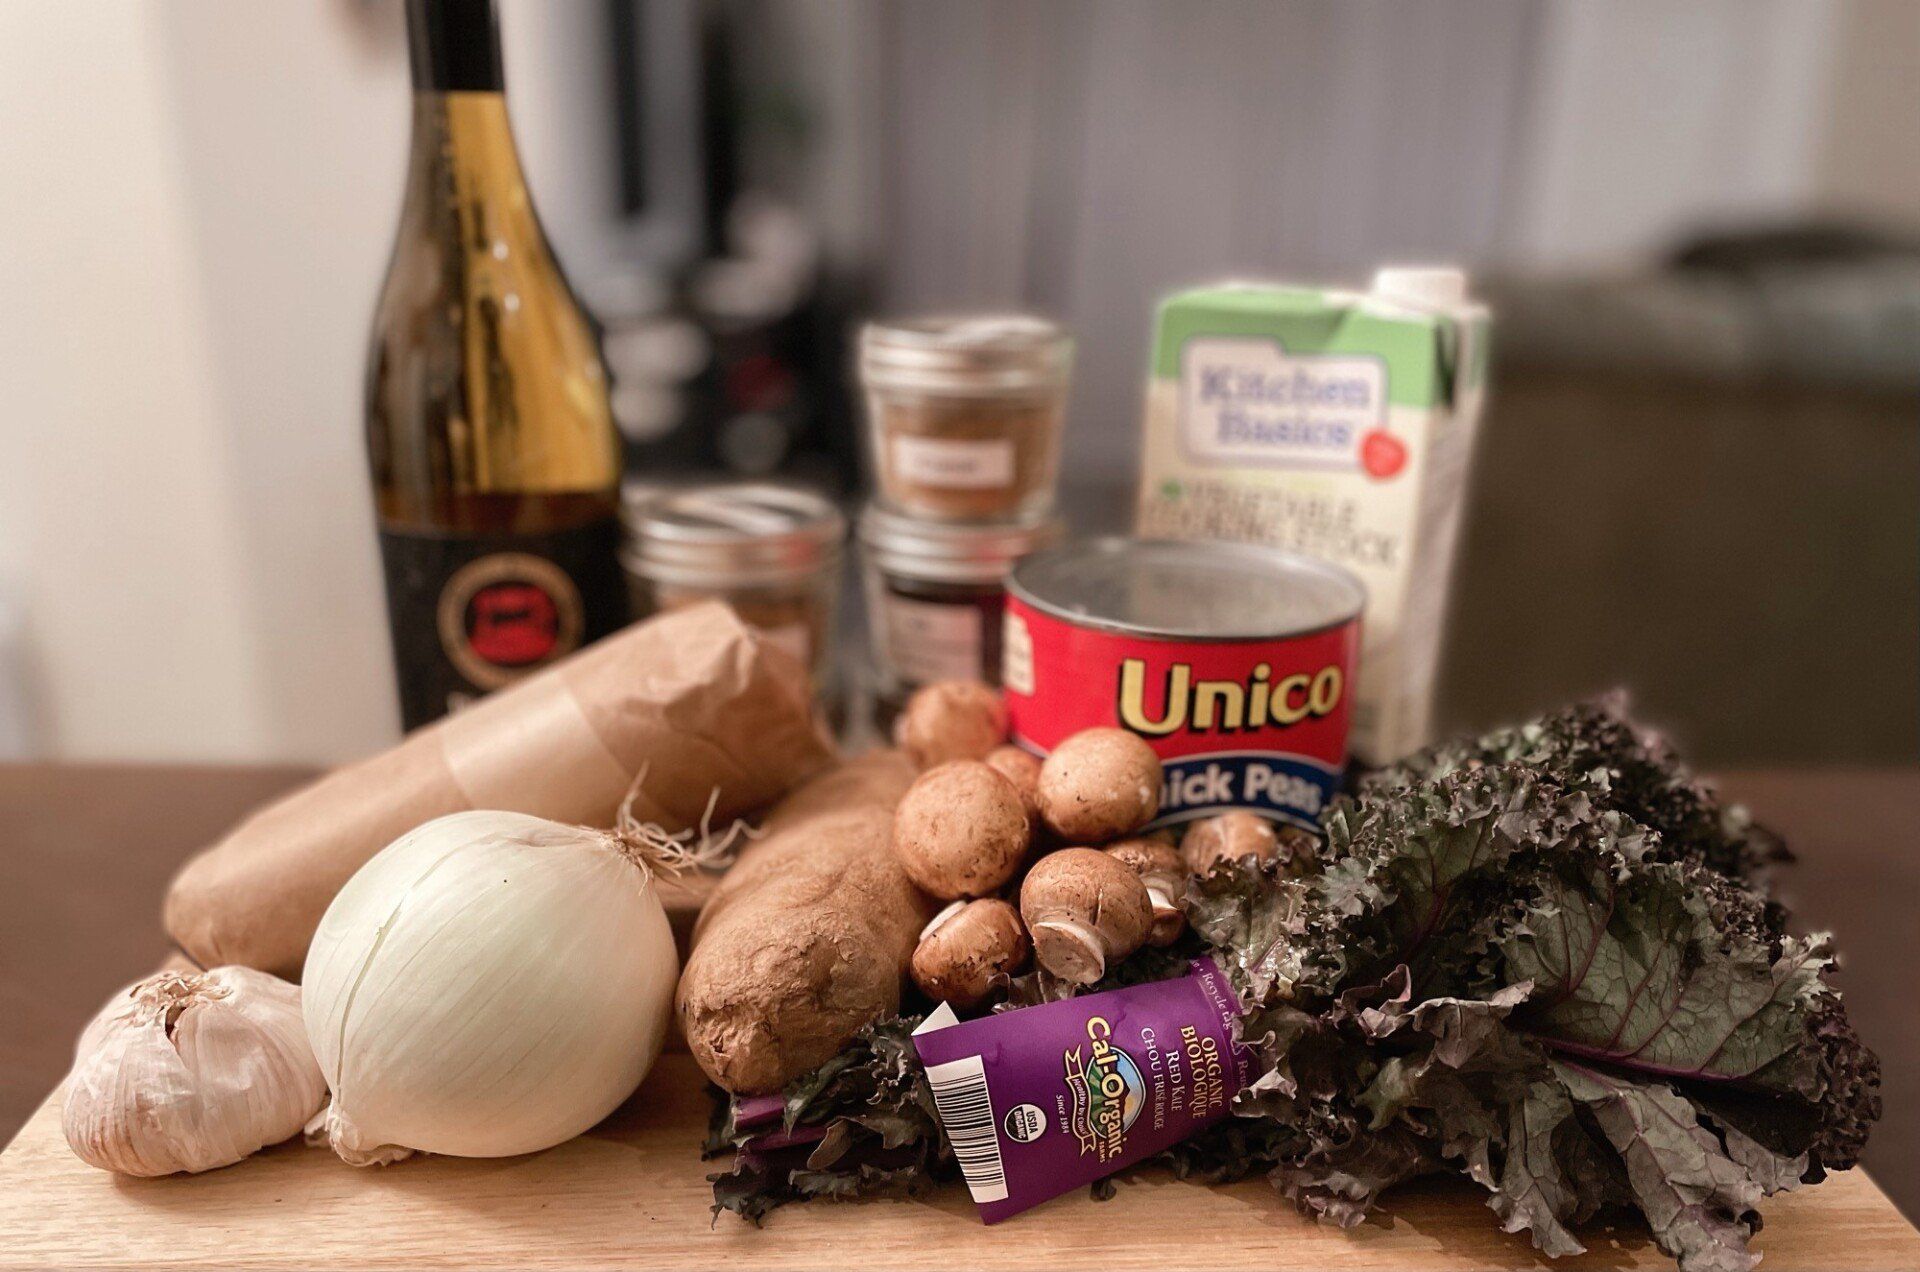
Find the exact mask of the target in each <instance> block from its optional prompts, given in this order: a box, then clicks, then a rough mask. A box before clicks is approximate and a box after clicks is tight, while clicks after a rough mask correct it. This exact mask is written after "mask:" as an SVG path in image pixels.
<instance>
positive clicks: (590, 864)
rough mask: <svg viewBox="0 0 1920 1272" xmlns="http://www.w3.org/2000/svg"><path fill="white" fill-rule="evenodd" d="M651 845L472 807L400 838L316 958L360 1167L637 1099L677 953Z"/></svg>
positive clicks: (475, 1142) (502, 1143)
mask: <svg viewBox="0 0 1920 1272" xmlns="http://www.w3.org/2000/svg"><path fill="white" fill-rule="evenodd" d="M644 861H645V855H644V846H639V847H636V846H631V843H630V841H627V842H623V840H622V839H621V837H619V836H616V835H613V834H610V833H607V832H604V831H594V830H589V829H586V828H583V827H579V826H565V825H561V824H559V823H557V822H550V821H545V820H542V819H540V818H537V817H528V816H525V815H523V814H519V813H503V812H467V813H455V814H453V815H451V816H448V817H441V818H438V819H437V820H434V821H431V822H428V823H426V824H425V825H423V826H421V827H419V828H418V829H416V830H413V831H411V832H409V833H408V834H405V835H402V836H401V837H400V838H399V839H397V840H395V841H394V842H393V843H392V844H390V845H388V846H387V847H386V848H385V849H383V850H382V851H381V852H380V853H379V854H378V855H376V856H375V857H374V858H373V859H372V860H371V861H369V862H367V864H366V865H365V866H363V867H361V869H360V871H359V872H358V873H357V874H355V875H354V876H353V878H352V879H350V880H349V881H348V882H347V885H346V887H344V888H342V889H341V891H340V894H339V895H338V896H337V897H335V898H334V901H333V904H332V905H331V906H329V907H328V909H327V913H326V916H325V917H324V918H323V919H322V920H321V921H320V929H319V931H318V932H317V933H316V934H315V936H314V940H313V945H312V948H311V949H309V950H308V952H307V963H306V972H305V975H304V977H303V984H302V993H303V998H304V1002H305V1015H306V1024H307V1033H308V1037H309V1038H310V1040H311V1041H312V1043H313V1051H314V1055H315V1056H316V1057H317V1058H318V1060H319V1062H320V1070H321V1072H322V1073H323V1074H324V1075H325V1076H326V1079H327V1085H328V1086H329V1087H331V1088H332V1090H333V1103H332V1105H331V1106H330V1107H329V1108H328V1110H327V1112H326V1115H325V1135H326V1138H327V1141H328V1142H329V1143H330V1144H331V1145H332V1147H333V1149H334V1151H335V1152H337V1153H339V1154H340V1156H341V1157H343V1158H345V1159H346V1160H348V1161H350V1162H354V1163H355V1164H361V1165H364V1164H370V1163H375V1162H388V1161H395V1160H398V1159H399V1158H401V1157H404V1156H406V1155H407V1152H408V1150H415V1151H420V1152H429V1153H446V1154H450V1155H453V1156H459V1157H506V1156H511V1155H513V1154H516V1153H529V1152H534V1151H536V1150H539V1149H543V1148H548V1147H551V1146H552V1145H554V1144H558V1143H560V1142H561V1141H563V1140H567V1139H570V1138H572V1137H573V1136H575V1135H578V1134H580V1133H581V1132H582V1131H584V1130H586V1129H587V1128H589V1127H591V1126H592V1125H593V1124H594V1123H596V1122H598V1121H600V1120H601V1119H602V1118H604V1117H605V1116H606V1115H607V1114H608V1113H610V1112H612V1111H613V1110H614V1109H615V1108H616V1107H618V1106H619V1104H620V1103H621V1101H623V1100H625V1099H626V1098H627V1096H629V1095H630V1094H632V1093H633V1091H634V1089H635V1088H636V1087H637V1086H639V1084H640V1080H641V1079H642V1078H644V1077H645V1076H646V1073H647V1070H648V1069H649V1068H650V1067H651V1066H652V1064H653V1062H654V1059H655V1058H656V1057H657V1056H658V1055H659V1054H660V1046H661V1043H662V1041H663V1040H664V1039H665V1037H666V1031H667V1024H668V1018H669V1015H670V1013H671V1011H672V1000H673V986H674V982H675V980H676V979H677V978H678V976H679V958H678V956H677V955H676V953H675V951H674V945H673V934H672V932H671V931H670V929H669V928H668V925H667V916H666V912H665V910H664V909H662V907H661V905H660V900H659V898H658V896H657V895H656V894H655V890H654V887H653V880H652V874H651V871H650V870H649V869H648V867H647V866H646V865H645V864H643V863H644Z"/></svg>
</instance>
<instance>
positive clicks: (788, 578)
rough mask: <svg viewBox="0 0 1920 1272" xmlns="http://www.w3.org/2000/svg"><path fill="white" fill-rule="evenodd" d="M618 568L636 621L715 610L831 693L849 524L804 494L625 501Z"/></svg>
mask: <svg viewBox="0 0 1920 1272" xmlns="http://www.w3.org/2000/svg"><path fill="white" fill-rule="evenodd" d="M625 502H626V546H625V548H624V549H623V551H622V553H621V564H622V565H623V566H624V567H625V569H626V575H627V587H628V591H629V594H630V595H631V597H632V599H633V611H634V615H635V617H637V618H645V617H647V616H649V615H652V614H657V613H660V612H661V611H663V610H670V609H674V608H676V607H678V606H682V605H691V604H693V603H694V602H696V601H704V600H710V599H711V600H721V601H725V602H726V603H727V604H729V605H731V606H732V607H733V610H734V612H735V613H737V614H738V615H739V616H740V617H741V619H742V620H743V621H745V622H746V623H747V624H748V625H749V626H751V627H754V628H756V629H758V630H759V631H760V632H761V633H763V634H764V635H765V636H766V637H767V638H768V639H769V640H771V641H772V642H773V643H775V644H777V645H779V646H780V647H782V648H783V649H785V650H787V651H788V652H789V653H791V654H793V655H794V656H795V657H796V658H798V659H800V661H801V662H803V663H805V664H806V665H807V667H808V669H809V670H810V671H811V672H812V674H813V685H814V694H815V697H816V698H818V699H820V700H821V701H827V700H828V699H829V698H830V697H831V695H832V691H833V688H834V679H835V676H834V660H833V653H834V643H833V629H834V617H835V611H836V609H837V608H838V601H839V593H840V559H841V544H842V543H843V542H844V541H845V539H846V534H847V520H846V518H845V517H844V516H842V515H841V513H840V510H839V509H838V508H836V507H834V506H833V504H832V503H831V502H829V501H828V500H827V499H825V498H823V497H822V496H820V495H817V494H814V493H813V492H811V491H807V490H800V489H796V488H794V487H792V486H781V485H775V484H773V483H770V482H738V483H724V484H719V485H712V486H691V487H686V488H682V489H672V490H662V489H660V488H658V487H654V488H634V489H630V490H629V491H628V492H627V493H626V501H625Z"/></svg>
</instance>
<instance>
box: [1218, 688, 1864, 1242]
mask: <svg viewBox="0 0 1920 1272" xmlns="http://www.w3.org/2000/svg"><path fill="white" fill-rule="evenodd" d="M1398 781H1399V783H1400V784H1397V785H1396V784H1395V783H1394V781H1393V780H1391V779H1389V778H1387V777H1376V778H1375V779H1373V780H1370V781H1369V782H1367V783H1365V784H1363V786H1362V789H1361V791H1360V794H1359V795H1358V797H1357V798H1355V799H1353V800H1351V801H1346V802H1343V803H1341V804H1339V805H1337V806H1336V807H1335V808H1334V809H1333V810H1331V811H1330V813H1329V816H1328V818H1327V823H1326V824H1327V831H1328V845H1327V853H1326V865H1325V871H1324V873H1323V874H1322V875H1321V876H1320V877H1319V878H1318V879H1315V880H1311V881H1309V882H1308V883H1307V884H1306V885H1304V887H1303V888H1302V889H1301V890H1299V891H1297V892H1296V891H1292V890H1281V891H1278V892H1276V891H1275V890H1274V889H1273V888H1272V887H1271V885H1270V882H1269V881H1266V880H1263V879H1262V878H1261V877H1259V876H1258V875H1257V874H1255V873H1251V872H1247V871H1244V870H1243V871H1241V872H1240V873H1239V874H1238V875H1236V876H1233V877H1231V878H1226V879H1219V878H1216V879H1212V880H1209V881H1208V883H1207V886H1206V887H1204V888H1196V889H1195V895H1194V896H1192V897H1191V898H1190V904H1191V905H1192V906H1193V908H1194V911H1195V914H1196V918H1195V924H1196V926H1197V927H1199V928H1200V929H1201V930H1202V932H1203V933H1204V934H1206V935H1208V936H1209V937H1210V938H1212V939H1215V940H1216V941H1219V942H1224V943H1225V944H1226V945H1227V946H1228V947H1229V948H1227V949H1224V950H1219V951H1216V956H1217V957H1219V958H1221V960H1222V961H1223V962H1224V963H1225V964H1227V965H1228V966H1229V968H1230V969H1231V971H1232V972H1233V974H1234V978H1235V983H1236V985H1237V986H1238V987H1240V988H1241V989H1242V990H1243V992H1246V993H1249V994H1251V995H1254V997H1255V1008H1256V1009H1255V1012H1254V1013H1253V1015H1252V1016H1250V1017H1249V1021H1248V1023H1246V1024H1245V1025H1243V1030H1242V1033H1243V1037H1244V1038H1245V1039H1246V1040H1247V1041H1249V1042H1250V1043H1251V1044H1253V1045H1254V1046H1255V1050H1256V1053H1257V1054H1258V1055H1259V1057H1260V1061H1261V1063H1262V1064H1263V1065H1265V1066H1266V1072H1265V1073H1264V1074H1263V1075H1262V1077H1261V1078H1260V1079H1259V1080H1258V1081H1256V1082H1255V1083H1254V1086H1253V1089H1252V1090H1250V1091H1249V1092H1247V1093H1244V1094H1243V1095H1242V1097H1241V1098H1240V1100H1238V1101H1237V1102H1236V1106H1235V1111H1236V1112H1237V1113H1239V1114H1241V1115H1242V1116H1244V1117H1253V1118H1265V1119H1269V1120H1275V1121H1277V1122H1279V1123H1280V1125H1281V1126H1282V1127H1283V1128H1284V1129H1286V1130H1287V1131H1289V1134H1288V1135H1287V1136H1284V1137H1278V1138H1275V1139H1273V1140H1271V1141H1270V1142H1271V1143H1273V1144H1274V1145H1275V1146H1276V1147H1277V1148H1278V1151H1279V1152H1280V1154H1281V1156H1280V1158H1279V1159H1278V1160H1277V1164H1276V1166H1275V1169H1274V1170H1273V1171H1272V1178H1273V1180H1274V1182H1275V1184H1276V1185H1277V1186H1279V1187H1280V1188H1281V1189H1282V1191H1284V1192H1287V1193H1288V1194H1289V1195H1292V1196H1294V1197H1295V1198H1296V1200H1298V1201H1300V1202H1301V1204H1303V1205H1304V1206H1306V1207H1307V1208H1308V1209H1311V1210H1314V1211H1316V1212H1317V1213H1320V1214H1322V1215H1323V1216H1325V1217H1328V1218H1332V1219H1334V1220H1337V1221H1339V1222H1349V1221H1351V1220H1353V1219H1354V1218H1356V1217H1357V1215H1358V1214H1359V1213H1362V1212H1364V1211H1365V1209H1366V1208H1367V1207H1368V1206H1370V1205H1371V1204H1372V1203H1373V1200H1374V1198H1375V1197H1377V1195H1378V1191H1379V1189H1378V1187H1376V1186H1375V1185H1377V1184H1378V1183H1380V1182H1381V1181H1389V1182H1390V1181H1391V1179H1392V1178H1394V1177H1395V1175H1396V1174H1397V1173H1398V1172H1399V1171H1400V1170H1402V1169H1412V1168H1413V1167H1412V1163H1413V1162H1414V1161H1416V1160H1417V1159H1418V1155H1416V1154H1413V1153H1412V1152H1410V1151H1409V1150H1408V1148H1407V1146H1406V1144H1405V1143H1404V1142H1403V1141H1404V1140H1405V1137H1411V1142H1412V1144H1414V1145H1418V1146H1419V1148H1420V1149H1421V1150H1422V1151H1423V1152H1424V1154H1425V1155H1426V1158H1427V1160H1428V1161H1429V1162H1430V1163H1431V1164H1435V1165H1439V1164H1444V1165H1446V1166H1448V1167H1450V1168H1452V1169H1456V1170H1459V1171H1461V1172H1462V1173H1464V1174H1466V1175H1467V1176H1468V1177H1470V1178H1472V1179H1474V1180H1476V1181H1477V1182H1479V1183H1480V1184H1481V1185H1482V1186H1483V1187H1485V1188H1487V1189H1488V1192H1489V1194H1490V1199H1489V1204H1490V1205H1491V1206H1492V1208H1493V1209H1494V1210H1495V1212H1496V1213H1497V1214H1499V1215H1500V1217H1501V1219H1502V1221H1503V1223H1504V1225H1505V1226H1506V1227H1507V1228H1508V1229H1509V1230H1512V1231H1521V1230H1525V1231H1528V1232H1530V1233H1531V1234H1532V1236H1533V1239H1534V1241H1535V1243H1536V1244H1537V1245H1538V1246H1539V1247H1540V1248H1541V1249H1542V1250H1544V1251H1546V1252H1547V1253H1549V1254H1555V1253H1564V1252H1571V1251H1573V1250H1575V1249H1577V1248H1578V1244H1579V1243H1578V1241H1577V1238H1576V1237H1575V1236H1574V1235H1573V1234H1574V1230H1575V1229H1576V1228H1577V1227H1578V1225H1579V1224H1580V1223H1582V1222H1583V1221H1584V1220H1586V1219H1587V1218H1590V1217H1591V1216H1592V1215H1594V1214H1596V1213H1599V1212H1600V1211H1602V1210H1606V1209H1611V1208H1615V1207H1618V1206H1621V1205H1631V1206H1634V1207H1636V1208H1638V1209H1640V1210H1641V1211H1642V1212H1643V1213H1644V1214H1646V1216H1647V1218H1648V1221H1649V1224H1650V1226H1651V1227H1652V1229H1653V1231H1654V1235H1655V1237H1656V1239H1657V1240H1658V1241H1659V1242H1660V1244H1661V1245H1662V1247H1663V1248H1665V1249H1667V1250H1668V1251H1669V1252H1671V1253H1672V1254H1674V1256H1675V1257H1676V1258H1677V1259H1679V1261H1680V1263H1681V1266H1682V1267H1683V1268H1684V1269H1687V1270H1688V1272H1698V1270H1702V1269H1707V1270H1714V1269H1722V1268H1739V1267H1745V1266H1747V1265H1748V1264H1747V1261H1748V1260H1749V1259H1750V1256H1749V1255H1748V1253H1747V1250H1746V1241H1747V1237H1748V1236H1749V1235H1750V1234H1751V1232H1752V1231H1753V1228H1754V1225H1755V1223H1756V1217H1755V1215H1754V1213H1753V1212H1754V1206H1755V1204H1756V1202H1757V1200H1758V1199H1759V1198H1760V1197H1762V1196H1765V1195H1766V1194H1768V1193H1771V1192H1776V1191H1779V1190H1781V1189H1783V1188H1787V1187H1792V1186H1794V1185H1796V1184H1797V1183H1799V1182H1800V1181H1802V1180H1813V1179H1817V1178H1819V1177H1820V1174H1821V1172H1822V1171H1823V1170H1825V1169H1831V1168H1835V1167H1840V1166H1845V1165H1850V1164H1851V1163H1852V1162H1853V1161H1854V1160H1855V1159H1856V1158H1857V1156H1858V1153H1859V1149H1860V1145H1861V1143H1862V1142H1863V1141H1864V1138H1865V1134H1866V1129H1867V1127H1868V1126H1869V1125H1870V1124H1871V1123H1872V1121H1873V1120H1874V1119H1875V1118H1876V1117H1877V1116H1878V1114H1879V1097H1878V1090H1877V1088H1878V1064H1877V1061H1875V1060H1874V1058H1873V1056H1872V1054H1871V1053H1870V1052H1868V1051H1866V1049H1865V1048H1864V1047H1862V1046H1860V1044H1859V1041H1858V1039H1857V1038H1856V1037H1855V1036H1854V1034H1853V1032H1852V1030H1851V1028H1850V1027H1849V1026H1848V1025H1847V1022H1846V1018H1845V1014H1844V1012H1843V1010H1842V1009H1841V1007H1840V1003H1839V998H1838V995H1837V994H1836V993H1834V991H1833V990H1832V989H1831V988H1830V987H1829V986H1828V984H1827V983H1826V979H1825V978H1826V973H1827V971H1828V968H1829V960H1828V958H1827V955H1826V949H1825V944H1824V942H1823V941H1822V940H1820V939H1817V938H1816V939H1812V940H1806V939H1801V938H1797V937H1791V936H1788V935H1786V933H1785V931H1784V927H1783V924H1782V915H1781V913H1780V912H1779V910H1778V909H1777V908H1776V907H1774V906H1772V905H1771V904H1770V903H1769V902H1768V901H1767V899H1766V898H1765V896H1764V894H1763V893H1762V892H1761V891H1760V890H1759V889H1758V887H1757V885H1756V884H1755V883H1754V882H1753V876H1752V874H1751V871H1750V867H1751V865H1752V864H1753V863H1754V861H1755V860H1757V857H1758V855H1759V853H1758V851H1757V850H1756V849H1755V847H1754V845H1755V844H1756V843H1757V842H1758V840H1757V838H1756V837H1755V836H1753V835H1752V834H1750V833H1747V832H1746V831H1744V830H1743V829H1742V825H1743V823H1742V822H1741V820H1740V819H1739V818H1737V817H1731V816H1729V815H1727V814H1725V813H1723V812H1722V811H1721V810H1719V809H1718V808H1717V806H1715V805H1713V804H1712V803H1711V800H1710V798H1709V797H1708V796H1707V795H1706V794H1705V793H1704V791H1703V789H1702V788H1700V787H1699V786H1698V784H1697V783H1694V782H1693V781H1692V780H1691V779H1690V778H1688V777H1686V775H1685V774H1684V773H1683V772H1682V771H1680V770H1678V769H1677V767H1674V766H1672V765H1671V763H1670V760H1669V759H1668V758H1667V757H1666V756H1665V753H1664V752H1662V751H1661V750H1659V749H1658V748H1657V747H1655V746H1654V745H1653V744H1651V743H1648V742H1647V741H1646V740H1645V739H1644V738H1643V737H1642V736H1641V735H1640V734H1638V733H1637V732H1635V731H1634V730H1633V729H1632V728H1631V727H1630V726H1627V725H1625V723H1624V722H1622V721H1619V720H1618V719H1617V718H1616V717H1613V716H1611V715H1609V714H1607V713H1605V712H1603V711H1600V710H1598V709H1593V708H1580V709H1575V710H1572V711H1569V712H1563V713H1560V714H1559V715H1558V716H1555V717H1549V718H1548V719H1547V720H1545V721H1541V722H1537V723H1536V724H1534V725H1530V726H1525V727H1523V728H1521V729H1518V730H1509V731H1505V732H1504V733H1503V734H1500V735H1495V736H1494V737H1492V738H1488V739H1480V740H1479V741H1477V742H1475V743H1470V744H1457V745H1455V746H1453V747H1450V748H1439V749H1438V750H1436V751H1434V752H1430V753H1428V754H1427V755H1426V756H1424V757H1416V759H1415V760H1414V761H1412V762H1410V763H1409V764H1408V765H1406V766H1403V768H1402V770H1401V772H1400V774H1399V776H1398ZM1643 818H1644V819H1645V820H1642V819H1643ZM1275 969H1278V970H1277V971H1276V970H1275ZM1262 995H1265V996H1264V997H1262ZM1276 1001H1285V1002H1286V1003H1287V1004H1288V1010H1289V1011H1290V1012H1291V1013H1292V1017H1282V1016H1279V1015H1278V1014H1277V1013H1276V1012H1275V1011H1274V1010H1273V1009H1272V1006H1273V1004H1274V1003H1275V1002H1276ZM1276 1019H1278V1020H1282V1021H1283V1022H1284V1023H1283V1025H1282V1027H1277V1028H1276V1027H1264V1026H1256V1025H1255V1024H1254V1023H1253V1022H1254V1021H1256V1020H1268V1021H1272V1020H1276ZM1329 1055H1331V1058H1329ZM1308 1065H1311V1066H1312V1071H1313V1072H1316V1073H1318V1074H1319V1075H1320V1085H1321V1086H1322V1087H1323V1088H1324V1087H1325V1086H1326V1085H1328V1084H1329V1083H1330V1084H1331V1087H1332V1090H1331V1091H1330V1092H1329V1091H1327V1090H1325V1089H1322V1090H1317V1091H1315V1092H1314V1093H1313V1094H1312V1095H1311V1096H1310V1097H1308V1096H1307V1093H1306V1090H1305V1086H1306V1079H1305V1074H1306V1073H1307V1072H1308V1068H1307V1067H1306V1066H1308ZM1303 1099H1304V1100H1307V1101H1308V1102H1310V1103H1311V1104H1312V1105H1314V1106H1316V1107H1317V1108H1318V1109H1320V1110H1321V1112H1320V1113H1319V1115H1318V1117H1319V1121H1320V1123H1321V1124H1322V1126H1321V1131H1320V1133H1318V1134H1316V1133H1315V1130H1314V1128H1313V1126H1312V1125H1310V1124H1306V1123H1303V1121H1302V1119H1301V1118H1300V1116H1299V1115H1298V1113H1297V1112H1295V1111H1293V1110H1292V1107H1291V1106H1294V1105H1298V1104H1299V1103H1301V1102H1302V1101H1303ZM1346 1110H1354V1111H1357V1112H1359V1113H1360V1114H1361V1115H1363V1117H1364V1129H1365V1131H1366V1132H1367V1133H1368V1134H1369V1135H1370V1136H1374V1137H1379V1136H1387V1137H1389V1140H1388V1147H1387V1148H1385V1149H1383V1150H1382V1152H1384V1153H1386V1155H1387V1156H1388V1157H1389V1159H1391V1160H1389V1161H1388V1162H1385V1163H1382V1162H1379V1161H1370V1162H1369V1161H1367V1159H1366V1158H1365V1157H1362V1156H1361V1155H1360V1154H1358V1152H1357V1150H1356V1148H1355V1144H1356V1143H1357V1140H1353V1139H1343V1138H1342V1136H1343V1134H1344V1131H1343V1127H1342V1116H1341V1115H1342V1113H1343V1111H1346ZM1682 1110H1684V1113H1683V1112H1682ZM1676 1123H1678V1124H1681V1125H1680V1128H1679V1129H1675V1124H1676ZM1376 1156H1377V1154H1376ZM1356 1159H1358V1160H1360V1161H1362V1162H1363V1163H1364V1165H1363V1168H1362V1169H1360V1170H1356V1169H1355V1168H1354V1167H1353V1165H1352V1162H1353V1161H1354V1160H1356Z"/></svg>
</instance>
